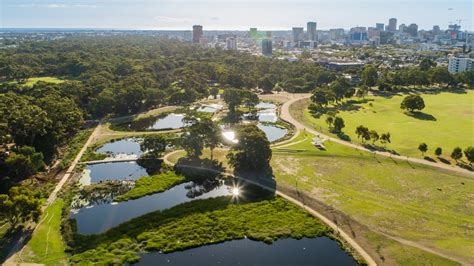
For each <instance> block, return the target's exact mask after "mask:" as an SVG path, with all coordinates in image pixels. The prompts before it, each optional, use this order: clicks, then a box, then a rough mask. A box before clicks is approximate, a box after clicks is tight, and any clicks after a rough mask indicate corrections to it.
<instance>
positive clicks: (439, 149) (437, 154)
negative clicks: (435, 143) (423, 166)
mask: <svg viewBox="0 0 474 266" xmlns="http://www.w3.org/2000/svg"><path fill="white" fill-rule="evenodd" d="M442 153H443V149H442V148H441V147H438V148H436V149H435V155H436V156H441V154H442Z"/></svg>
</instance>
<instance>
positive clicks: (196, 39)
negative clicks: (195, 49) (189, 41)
mask: <svg viewBox="0 0 474 266" xmlns="http://www.w3.org/2000/svg"><path fill="white" fill-rule="evenodd" d="M201 38H202V26H201V25H194V26H193V43H200V42H201Z"/></svg>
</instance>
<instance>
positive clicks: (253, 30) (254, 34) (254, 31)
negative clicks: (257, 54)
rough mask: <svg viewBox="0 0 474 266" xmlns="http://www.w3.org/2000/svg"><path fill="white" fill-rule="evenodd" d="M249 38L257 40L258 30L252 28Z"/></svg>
mask: <svg viewBox="0 0 474 266" xmlns="http://www.w3.org/2000/svg"><path fill="white" fill-rule="evenodd" d="M249 36H250V38H257V28H250V32H249Z"/></svg>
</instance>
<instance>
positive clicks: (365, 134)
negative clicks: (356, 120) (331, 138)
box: [355, 125, 370, 143]
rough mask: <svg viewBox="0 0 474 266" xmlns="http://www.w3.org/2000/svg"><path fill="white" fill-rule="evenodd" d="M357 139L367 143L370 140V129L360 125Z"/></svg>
mask: <svg viewBox="0 0 474 266" xmlns="http://www.w3.org/2000/svg"><path fill="white" fill-rule="evenodd" d="M355 133H356V134H357V138H359V139H361V140H362V143H364V142H365V141H368V140H370V133H369V129H368V128H367V127H364V126H363V125H360V126H358V127H357V128H356V132H355Z"/></svg>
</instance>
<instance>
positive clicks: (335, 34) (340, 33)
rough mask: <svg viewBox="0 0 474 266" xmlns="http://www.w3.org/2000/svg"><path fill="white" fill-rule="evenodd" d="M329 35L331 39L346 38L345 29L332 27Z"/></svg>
mask: <svg viewBox="0 0 474 266" xmlns="http://www.w3.org/2000/svg"><path fill="white" fill-rule="evenodd" d="M329 36H330V38H331V40H342V39H344V29H330V30H329Z"/></svg>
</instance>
